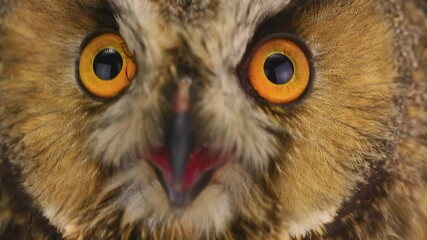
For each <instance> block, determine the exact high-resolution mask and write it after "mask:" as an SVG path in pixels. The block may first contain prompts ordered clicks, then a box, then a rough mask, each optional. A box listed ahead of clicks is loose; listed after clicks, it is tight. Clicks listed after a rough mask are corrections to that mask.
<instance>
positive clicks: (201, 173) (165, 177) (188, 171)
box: [148, 80, 224, 210]
mask: <svg viewBox="0 0 427 240" xmlns="http://www.w3.org/2000/svg"><path fill="white" fill-rule="evenodd" d="M190 87H191V82H190V81H184V80H181V81H179V82H178V88H177V93H176V96H175V98H174V100H173V102H172V106H173V113H172V116H171V118H170V119H169V122H168V123H167V127H166V130H165V145H164V147H160V148H156V149H151V151H150V155H149V157H148V160H149V163H151V165H153V166H154V169H155V170H156V173H157V175H158V177H159V179H160V182H161V183H162V186H163V188H164V189H165V191H166V193H167V196H168V198H169V202H170V204H171V207H172V208H173V209H174V210H182V209H185V208H186V207H187V206H188V205H189V204H190V203H191V202H192V201H193V199H194V198H195V197H196V196H197V195H198V194H199V193H201V192H202V190H203V189H205V188H206V186H207V185H208V184H209V183H210V181H211V179H212V175H213V170H214V169H215V168H217V167H218V166H219V165H221V164H222V163H223V162H224V161H223V159H224V158H222V157H219V156H217V155H216V154H213V153H211V151H209V149H208V148H206V147H201V146H197V143H196V141H195V136H194V130H193V123H192V116H191V113H190V107H191V106H190Z"/></svg>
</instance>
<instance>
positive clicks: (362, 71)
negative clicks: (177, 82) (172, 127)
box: [0, 0, 427, 240]
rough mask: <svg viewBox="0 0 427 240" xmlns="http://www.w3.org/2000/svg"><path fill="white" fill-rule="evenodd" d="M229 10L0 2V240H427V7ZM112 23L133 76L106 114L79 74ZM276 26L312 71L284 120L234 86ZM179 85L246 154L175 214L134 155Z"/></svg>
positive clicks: (234, 6) (216, 135)
mask: <svg viewBox="0 0 427 240" xmlns="http://www.w3.org/2000/svg"><path fill="white" fill-rule="evenodd" d="M236 2H237V1H236ZM236 2H234V1H225V0H224V1H221V0H201V1H191V0H174V1H165V0H162V1H160V0H159V1H154V0H110V1H103V0H78V1H71V0H53V1H50V0H37V1H36V0H19V1H8V0H0V31H1V32H0V239H3V238H5V239H35V240H38V239H51V238H52V237H53V238H55V237H59V236H60V235H61V236H62V237H63V238H65V239H67V240H68V239H69V240H77V239H79V240H80V239H123V240H125V239H177V240H179V239H226V240H232V239H281V240H283V239H285V240H286V239H307V240H308V239H313V240H315V239H325V240H326V239H330V240H334V239H336V240H338V239H348V240H357V239H414V240H415V239H417V240H418V239H427V233H426V232H425V226H426V224H427V190H426V189H427V176H426V173H427V172H426V171H427V165H426V163H427V159H426V156H427V71H426V69H427V45H426V44H427V7H426V3H425V1H423V0H411V1H403V0H380V1H374V0H351V1H341V0H330V1H329V0H321V1H315V0H304V1H290V3H289V1H285V0H283V1H275V0H271V1H261V0H242V1H239V2H238V3H236ZM12 4H17V5H16V6H14V8H11V6H12ZM6 18H7V21H4V20H5V19H6ZM105 28H108V29H112V30H114V31H119V32H120V33H122V35H123V36H124V37H125V38H126V39H127V42H128V44H129V46H130V49H131V51H132V52H133V53H134V54H135V55H136V58H137V59H138V61H139V64H140V74H139V75H138V78H137V79H136V80H135V84H134V85H133V86H132V88H130V89H129V91H128V92H127V93H126V94H124V95H123V97H122V98H121V99H119V100H117V101H114V102H108V103H101V102H97V101H93V99H91V98H89V97H87V96H86V95H85V94H84V93H83V92H82V91H80V89H79V88H78V86H77V84H76V82H75V76H74V74H75V67H74V64H75V62H76V61H77V59H78V57H79V50H80V44H81V42H82V41H83V39H84V38H85V37H86V36H87V35H89V34H91V33H92V32H93V31H94V30H97V29H98V30H99V29H105ZM257 29H258V30H257ZM284 29H285V31H286V32H289V33H293V34H295V35H297V36H299V37H300V38H302V39H303V40H304V41H305V42H306V43H307V44H308V45H309V46H310V49H311V50H312V54H313V56H314V62H315V68H316V82H315V83H314V85H313V89H312V92H311V93H310V94H308V95H307V97H306V98H305V99H304V100H303V101H301V102H300V103H299V104H296V105H295V106H291V107H287V108H283V107H278V106H271V105H266V104H263V103H262V102H258V101H256V100H253V99H252V98H250V97H249V96H247V95H246V94H245V92H244V91H243V90H242V88H241V85H240V83H239V80H238V79H237V77H236V76H235V75H236V74H235V69H236V66H237V65H238V63H239V62H240V60H241V57H242V56H244V55H245V46H248V51H250V49H251V47H253V44H251V42H252V41H253V42H255V43H254V44H256V43H257V40H259V39H261V38H263V37H264V36H265V34H266V33H269V32H276V31H284ZM254 36H255V37H254ZM252 39H255V40H252ZM246 55H247V54H246ZM415 63H416V64H415ZM2 66H3V67H2ZM183 72H184V73H188V72H191V76H192V77H194V80H195V81H199V82H198V87H200V88H199V93H198V94H199V95H200V96H198V98H200V99H199V100H200V102H199V104H198V105H197V108H196V111H195V112H196V115H197V117H198V120H199V121H200V122H201V123H203V125H202V127H203V130H204V134H206V135H207V137H208V138H211V139H214V145H215V146H216V147H217V148H219V149H221V148H227V147H230V146H231V147H235V148H236V149H237V150H236V152H237V154H236V155H237V156H238V159H237V160H235V161H233V162H231V163H229V164H226V165H224V166H223V167H222V168H220V169H219V171H218V172H217V173H216V174H215V177H214V183H215V184H214V185H213V186H210V187H208V188H207V189H205V191H204V192H203V193H202V194H201V195H200V196H199V197H198V198H197V199H196V200H195V201H194V203H193V204H192V205H191V207H189V209H187V211H186V212H185V213H184V214H183V215H181V216H179V217H177V216H176V215H174V214H173V213H172V211H171V209H170V207H169V205H168V202H167V199H166V197H165V194H164V192H163V190H162V188H161V187H160V183H159V182H158V180H157V178H156V175H155V173H154V171H153V170H152V169H151V168H150V166H149V165H148V164H147V163H146V162H145V161H144V159H143V156H141V151H143V150H145V149H144V147H147V145H149V144H151V143H152V142H150V141H156V140H158V141H160V140H161V135H162V133H161V132H162V126H161V124H159V123H160V122H162V120H163V118H164V117H165V114H164V113H165V109H167V108H168V106H167V100H166V96H164V95H165V93H164V91H165V90H164V89H167V87H168V84H170V83H171V81H173V80H174V79H176V78H177V77H178V75H179V74H182V73H183ZM213 99H214V101H213ZM159 139H160V140H159Z"/></svg>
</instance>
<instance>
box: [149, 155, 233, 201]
mask: <svg viewBox="0 0 427 240" xmlns="http://www.w3.org/2000/svg"><path fill="white" fill-rule="evenodd" d="M178 158H179V155H171V154H170V151H168V149H167V148H166V147H160V148H153V149H151V151H150V154H149V157H148V162H149V163H150V164H151V165H152V166H153V167H154V169H155V170H156V173H157V175H158V177H159V180H160V182H161V183H162V186H163V188H164V189H165V191H166V193H167V196H168V199H169V202H170V204H171V207H172V208H178V209H180V208H185V207H187V206H188V205H189V204H190V203H191V202H192V201H193V200H194V199H195V198H196V197H197V196H198V195H199V194H200V193H201V192H202V191H203V190H204V189H205V188H206V187H207V186H208V185H209V183H210V182H211V180H212V176H213V174H214V172H215V170H216V169H217V168H218V167H220V166H221V165H223V164H224V163H225V162H226V161H227V160H228V159H229V156H226V155H224V154H218V153H215V152H212V151H210V149H208V148H207V147H198V148H195V150H193V151H192V152H190V153H189V154H188V159H186V160H185V164H180V166H176V164H174V162H181V161H180V159H178ZM174 165H175V166H174Z"/></svg>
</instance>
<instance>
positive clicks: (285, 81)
mask: <svg viewBox="0 0 427 240" xmlns="http://www.w3.org/2000/svg"><path fill="white" fill-rule="evenodd" d="M248 79H249V83H250V84H251V85H252V87H253V88H254V89H255V91H256V92H257V93H258V95H259V96H261V97H263V98H264V99H266V100H267V101H269V102H270V103H274V104H288V103H291V102H293V101H295V100H297V99H298V98H299V97H301V96H302V95H303V94H304V92H305V91H306V89H307V88H308V86H309V83H310V62H309V60H308V58H307V56H306V54H305V53H304V51H303V50H302V49H301V48H300V47H299V46H298V45H297V44H295V43H294V42H292V41H290V40H287V39H283V38H274V39H270V40H268V41H266V42H264V43H262V44H261V45H260V46H259V47H258V49H257V50H256V52H255V54H254V55H253V56H252V59H251V60H250V62H249V66H248Z"/></svg>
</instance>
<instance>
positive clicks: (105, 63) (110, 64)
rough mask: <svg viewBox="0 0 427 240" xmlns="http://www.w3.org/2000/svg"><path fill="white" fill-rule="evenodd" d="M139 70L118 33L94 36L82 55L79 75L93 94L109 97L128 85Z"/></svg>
mask: <svg viewBox="0 0 427 240" xmlns="http://www.w3.org/2000/svg"><path fill="white" fill-rule="evenodd" d="M135 74H136V64H135V61H134V59H133V57H132V55H131V54H130V52H129V50H128V48H127V46H126V43H125V41H124V39H123V38H122V37H121V36H120V35H118V34H116V33H105V34H102V35H99V36H97V37H95V38H93V39H92V40H91V41H90V42H89V43H88V44H87V45H86V46H85V47H84V49H83V52H82V53H81V56H80V63H79V76H80V81H81V84H82V85H83V87H84V88H85V89H86V90H87V91H88V92H89V93H90V94H92V95H94V96H95V97H99V98H104V99H110V98H114V97H116V96H118V95H119V94H120V93H121V92H122V91H123V90H124V89H126V88H127V87H128V86H129V85H130V83H131V81H132V79H133V78H134V77H135Z"/></svg>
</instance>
